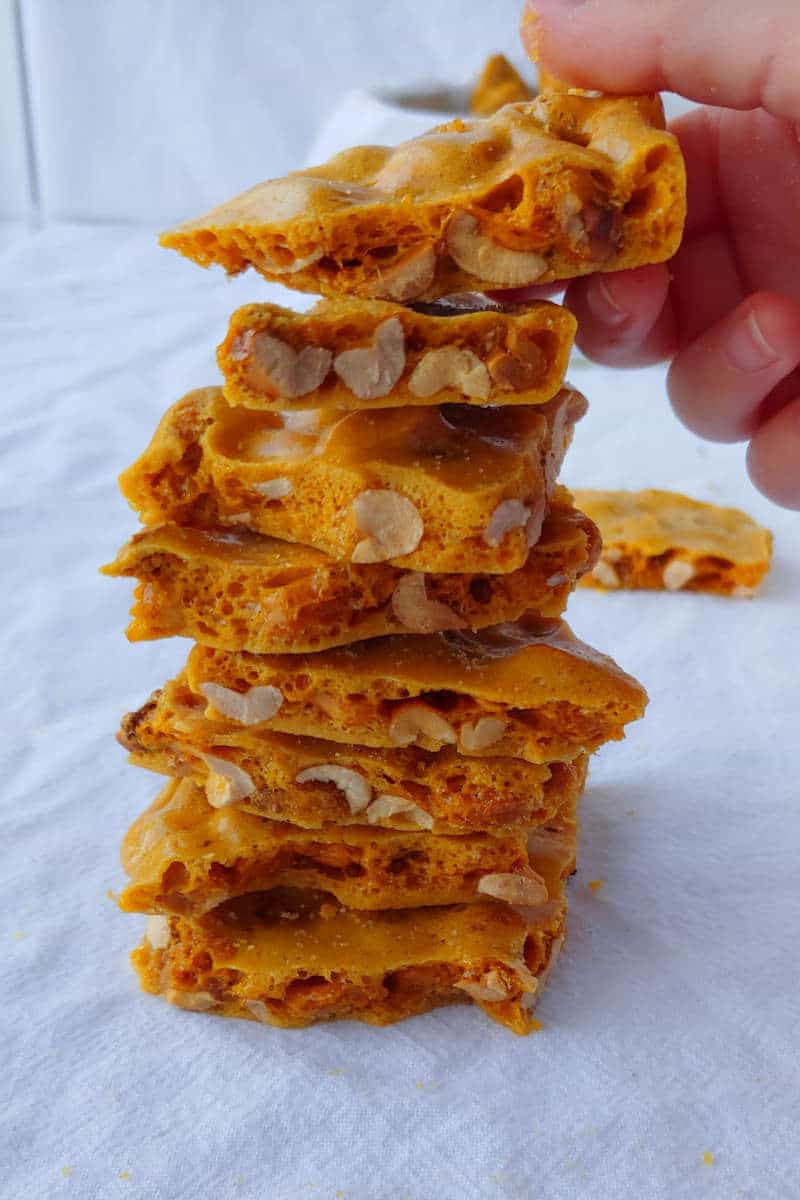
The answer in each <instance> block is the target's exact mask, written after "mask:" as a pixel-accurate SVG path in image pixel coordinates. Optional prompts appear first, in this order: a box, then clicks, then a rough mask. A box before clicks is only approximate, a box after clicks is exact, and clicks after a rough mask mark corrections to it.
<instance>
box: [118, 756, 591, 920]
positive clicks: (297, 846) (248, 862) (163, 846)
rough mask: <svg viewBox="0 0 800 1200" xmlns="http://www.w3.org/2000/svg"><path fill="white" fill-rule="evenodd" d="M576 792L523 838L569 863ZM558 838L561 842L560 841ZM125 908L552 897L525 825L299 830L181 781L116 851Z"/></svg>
mask: <svg viewBox="0 0 800 1200" xmlns="http://www.w3.org/2000/svg"><path fill="white" fill-rule="evenodd" d="M575 808H576V797H575V796H570V797H569V798H568V800H567V801H566V802H565V805H564V808H563V809H562V810H559V812H558V813H556V814H555V815H554V816H553V817H552V818H551V819H550V820H549V821H548V824H547V827H546V828H541V829H539V830H537V831H536V836H535V837H534V838H532V839H531V842H532V846H533V847H534V850H536V849H537V848H538V851H539V852H538V859H539V861H540V863H541V861H542V858H543V855H542V847H544V846H547V847H549V848H550V849H551V850H552V853H553V856H554V857H555V856H559V855H560V857H561V859H562V861H561V862H560V864H559V866H560V869H559V871H558V883H559V884H560V878H561V874H562V872H564V873H566V872H567V871H569V870H572V869H574V857H573V855H572V854H571V850H572V848H573V846H574V839H575ZM565 843H566V844H565ZM122 860H123V865H124V867H125V870H126V871H127V873H128V875H129V876H130V883H129V884H128V886H127V887H126V888H125V890H124V891H123V893H122V895H121V896H120V906H121V908H123V909H124V910H125V911H126V912H145V913H176V914H178V915H179V916H185V917H198V916H202V915H203V914H204V913H206V912H209V911H210V910H211V909H212V908H216V907H217V905H219V904H223V903H226V902H227V901H229V900H233V899H235V898H236V897H238V896H243V895H246V894H247V893H248V892H263V891H269V890H270V889H272V888H276V887H293V888H295V887H297V888H313V889H314V890H319V891H325V892H329V893H330V894H331V896H334V897H335V898H336V899H337V900H338V901H339V902H340V903H342V904H346V905H348V907H350V908H358V909H367V910H369V909H381V908H417V907H421V906H427V905H434V904H436V905H438V904H462V903H469V902H471V901H475V900H481V899H483V898H485V897H486V896H492V897H493V898H495V899H498V900H505V901H506V902H507V903H508V902H513V903H514V904H525V905H530V906H534V905H537V904H543V903H545V902H546V901H547V900H548V899H549V895H548V886H547V880H546V879H545V877H544V876H543V875H542V874H541V873H540V872H539V870H538V869H536V868H535V867H534V866H533V864H532V862H531V852H530V850H529V848H528V831H527V830H518V831H516V832H514V833H508V834H505V835H500V836H493V835H491V834H488V833H483V834H479V833H476V834H464V835H462V836H460V837H437V836H435V835H433V834H431V833H429V832H427V831H426V830H424V829H408V830H399V829H394V830H393V829H382V828H380V827H379V826H376V825H368V824H367V823H366V821H365V823H364V824H363V825H347V826H340V825H328V826H326V827H325V828H324V829H302V828H301V827H299V826H297V825H289V824H286V823H285V822H279V821H270V820H268V819H266V818H264V817H258V816H255V815H253V814H252V813H248V812H245V811H244V810H242V809H236V808H227V809H219V808H213V807H212V806H211V805H210V804H209V803H208V801H207V800H206V796H205V793H204V792H203V791H202V790H201V789H200V788H198V787H197V786H196V784H194V783H192V782H191V781H190V780H186V779H184V780H181V781H179V782H175V781H173V782H171V783H169V784H168V785H167V787H166V788H164V790H163V792H162V793H161V794H160V795H159V796H158V797H157V799H156V800H155V801H154V803H153V804H151V806H150V807H149V808H148V809H147V811H146V812H144V813H142V815H141V816H140V817H139V818H138V819H137V820H136V821H135V822H134V824H133V825H132V826H131V828H130V830H129V831H128V834H127V835H126V837H125V840H124V842H123V846H122Z"/></svg>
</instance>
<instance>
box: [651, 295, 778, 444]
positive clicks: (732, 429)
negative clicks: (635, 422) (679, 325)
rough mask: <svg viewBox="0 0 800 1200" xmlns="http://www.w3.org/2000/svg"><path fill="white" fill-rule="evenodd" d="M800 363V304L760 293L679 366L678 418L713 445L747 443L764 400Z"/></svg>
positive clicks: (674, 373)
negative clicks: (718, 443)
mask: <svg viewBox="0 0 800 1200" xmlns="http://www.w3.org/2000/svg"><path fill="white" fill-rule="evenodd" d="M798 363H800V304H798V303H797V302H796V301H794V300H790V299H789V298H788V297H787V296H780V295H776V294H773V293H770V292H756V293H754V294H753V295H751V296H748V297H747V299H746V300H743V301H742V302H741V303H740V304H738V305H737V306H736V308H734V309H733V311H732V312H730V313H728V314H727V316H725V317H724V318H723V319H722V320H721V321H718V322H717V323H716V324H714V325H712V326H710V327H709V328H708V329H707V330H706V331H705V332H704V333H702V334H701V335H700V336H699V337H698V338H695V340H694V341H693V342H690V343H689V345H688V346H686V347H685V348H684V349H683V350H681V352H680V353H679V354H678V355H677V357H676V358H675V359H674V360H673V362H672V365H671V367H670V370H669V374H668V376H667V390H668V392H669V397H670V401H671V403H672V407H673V409H674V410H675V413H676V415H677V416H678V417H679V418H680V420H681V421H683V423H684V425H686V426H687V427H688V428H689V429H691V430H692V432H693V433H696V434H699V436H700V437H704V438H707V439H708V440H710V441H713V442H740V441H745V440H747V439H748V438H749V437H750V436H751V435H752V434H753V431H754V429H755V428H756V426H757V425H758V423H759V414H760V412H761V407H762V405H763V403H764V400H765V398H766V397H767V396H769V395H770V393H771V392H772V391H773V389H774V388H775V387H777V386H778V385H779V384H780V382H781V380H782V379H784V377H785V376H786V375H788V374H789V373H790V372H791V371H793V370H794V369H795V367H797V365H798Z"/></svg>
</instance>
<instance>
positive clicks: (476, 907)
mask: <svg viewBox="0 0 800 1200" xmlns="http://www.w3.org/2000/svg"><path fill="white" fill-rule="evenodd" d="M573 853H574V844H573V847H572V849H571V852H570V853H569V854H567V855H565V856H564V858H563V859H561V860H559V858H553V857H551V856H550V855H542V856H541V857H539V855H538V853H534V854H532V856H531V862H532V863H533V864H535V868H536V869H538V870H539V872H540V873H541V874H543V875H546V877H547V876H549V880H550V883H549V887H548V891H549V892H550V894H551V896H552V897H553V898H552V899H549V900H547V901H546V902H545V903H543V904H539V905H537V906H535V907H518V908H515V907H512V906H511V905H510V904H502V903H497V902H496V901H493V900H485V901H477V902H475V903H472V904H457V905H446V906H443V907H430V908H428V907H426V908H416V909H409V908H403V909H385V910H382V911H377V912H364V911H358V910H357V909H352V908H344V907H343V906H341V905H340V904H339V903H338V902H336V901H334V900H332V899H331V896H330V895H329V894H328V893H326V892H313V891H297V890H294V889H275V890H273V891H269V892H254V893H251V894H249V895H247V896H243V897H240V898H239V899H236V900H232V901H230V902H228V903H227V904H224V905H222V906H220V907H219V908H217V909H214V910H213V911H212V912H210V913H208V914H207V915H206V916H204V917H201V918H199V919H197V920H192V921H187V920H186V919H185V918H183V917H178V916H170V917H167V916H163V915H159V916H152V917H150V918H148V922H147V932H146V935H145V939H144V941H143V942H142V944H141V945H140V946H139V947H138V949H136V950H135V951H134V952H133V955H132V962H133V965H134V968H135V969H136V971H137V973H138V975H139V979H140V982H141V985H142V988H143V989H144V990H145V991H147V992H151V993H153V994H155V995H162V996H163V997H164V998H165V999H166V1000H168V1001H169V1002H170V1003H172V1004H175V1005H177V1006H178V1007H179V1008H185V1009H189V1010H190V1011H192V1012H208V1013H215V1014H218V1015H220V1016H228V1017H245V1018H247V1019H248V1020H251V1021H261V1022H263V1023H264V1024H267V1025H280V1026H284V1027H290V1028H299V1027H302V1026H305V1025H310V1024H312V1023H313V1022H314V1021H331V1020H334V1019H337V1018H338V1019H347V1018H349V1019H351V1020H358V1021H366V1022H368V1023H369V1024H372V1025H389V1024H391V1023H392V1022H394V1021H399V1020H401V1019H402V1018H404V1017H410V1016H414V1015H416V1014H418V1013H422V1012H427V1011H428V1010H429V1009H431V1008H436V1007H438V1006H440V1005H443V1004H455V1003H466V1002H469V1001H472V1002H474V1003H475V1004H477V1005H478V1006H479V1007H480V1008H482V1009H483V1010H484V1012H485V1013H486V1014H487V1015H488V1016H490V1017H492V1018H493V1019H494V1020H496V1021H498V1022H499V1023H500V1024H501V1025H506V1026H508V1028H510V1029H512V1030H513V1031H514V1032H515V1033H519V1034H524V1033H529V1032H530V1031H531V1030H533V1029H536V1028H537V1027H538V1026H537V1024H536V1022H535V1021H534V1019H533V1015H532V1009H533V1008H534V1006H535V1003H536V1000H537V998H538V994H539V992H540V991H541V988H542V986H543V984H544V982H545V979H546V977H547V974H548V972H549V970H550V968H551V967H552V966H553V964H554V963H555V960H556V958H557V956H558V953H559V951H560V949H561V946H562V943H563V940H564V921H565V915H566V907H567V904H566V895H565V886H564V883H565V881H564V879H563V878H562V877H561V876H560V874H559V870H560V869H561V870H565V874H566V873H568V868H567V869H565V864H566V863H568V862H569V861H570V859H571V857H572V854H573Z"/></svg>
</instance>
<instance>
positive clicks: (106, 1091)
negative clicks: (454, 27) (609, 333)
mask: <svg viewBox="0 0 800 1200" xmlns="http://www.w3.org/2000/svg"><path fill="white" fill-rule="evenodd" d="M356 107H357V106H356ZM381 119H383V118H381ZM350 122H351V118H348V127H350ZM351 132H352V129H351ZM363 132H364V129H363V128H361V127H359V128H358V130H357V133H358V134H359V135H361V134H363ZM340 134H341V126H340V125H337V122H336V121H334V122H333V125H332V127H329V129H328V130H327V131H326V132H325V133H324V135H323V136H321V138H320V141H319V143H318V146H317V149H319V147H320V145H322V143H324V142H325V140H326V139H327V141H328V142H329V143H330V142H335V141H336V139H337V137H338V136H339V135H340ZM0 244H2V243H0ZM280 296H283V299H284V302H286V303H289V304H293V305H295V306H298V302H302V300H303V299H305V300H306V302H310V299H309V298H301V297H298V296H290V295H289V294H288V293H284V292H282V291H281V289H279V288H277V287H272V286H268V285H266V284H265V283H264V282H263V281H261V280H260V279H258V278H257V277H256V276H254V275H252V274H249V275H245V276H243V277H240V278H238V279H237V280H234V281H231V282H228V281H225V280H224V278H223V277H222V276H221V275H220V274H219V273H218V272H210V273H208V274H205V275H204V274H202V273H201V272H200V271H199V270H198V269H197V268H195V267H193V266H191V265H190V264H188V263H186V262H185V261H183V260H180V259H179V258H178V257H177V256H175V255H171V254H167V253H164V252H161V251H159V250H158V249H157V247H156V245H155V241H154V238H153V236H152V234H151V233H150V232H149V231H147V232H142V231H140V230H135V229H128V228H125V227H122V226H117V227H108V226H106V227H100V226H98V227H91V226H72V227H70V226H54V227H51V228H49V229H45V230H44V231H42V232H40V233H38V234H35V235H28V236H22V237H17V238H16V239H13V240H10V241H8V242H7V243H6V244H5V247H4V249H3V250H2V252H1V253H0V321H2V343H3V357H2V370H3V372H4V376H5V378H4V386H3V391H2V397H3V399H2V404H3V423H2V432H1V434H0V454H1V455H2V457H1V458H0V464H1V466H2V470H0V539H1V541H0V549H1V550H2V558H0V561H1V562H2V564H3V583H4V586H3V588H2V591H1V592H0V605H1V606H2V620H1V621H0V661H2V664H3V679H4V687H3V690H2V705H3V725H2V728H3V730H4V732H5V736H4V738H3V740H2V744H0V780H1V781H2V808H1V809H0V821H1V822H2V827H1V828H2V844H3V847H4V870H3V871H2V874H1V875H0V911H1V912H2V924H1V925H0V928H2V937H3V952H4V962H3V966H4V968H5V969H4V976H5V980H6V984H5V989H4V1003H3V1005H2V1007H0V1027H1V1028H2V1045H3V1047H4V1051H5V1053H4V1060H5V1064H4V1070H3V1071H2V1075H1V1076H0V1112H2V1114H3V1121H2V1132H0V1138H2V1144H0V1162H1V1163H2V1170H0V1196H2V1197H3V1200H6V1198H7V1200H18V1198H20V1197H22V1196H27V1197H32V1198H33V1200H40V1198H42V1200H44V1198H46V1200H51V1198H52V1197H60V1196H62V1195H63V1196H65V1197H68V1196H75V1197H80V1198H81V1200H95V1198H97V1200H107V1198H108V1197H116V1196H130V1197H132V1198H133V1197H142V1198H146V1200H197V1198H198V1197H199V1198H201V1200H205V1198H206V1197H213V1198H214V1200H299V1198H300V1197H305V1196H308V1197H311V1198H315V1200H336V1198H340V1200H403V1198H404V1197H409V1198H411V1200H432V1198H434V1197H435V1198H436V1200H500V1198H503V1200H533V1198H535V1197H541V1198H544V1200H573V1198H575V1197H587V1198H591V1200H599V1198H602V1200H622V1198H623V1197H624V1198H628V1197H636V1198H637V1200H639V1198H640V1197H641V1198H642V1200H682V1198H684V1197H685V1198H687V1200H689V1198H691V1200H695V1198H696V1197H704V1198H705V1197H708V1198H714V1200H716V1198H720V1200H723V1198H724V1200H729V1198H731V1197H738V1196H742V1197H746V1198H748V1200H762V1198H763V1200H776V1198H783V1197H786V1198H787V1200H788V1198H790V1197H791V1198H793V1200H794V1198H796V1196H797V1176H798V1165H800V1154H799V1153H798V1144H797V1118H798V1107H797V1105H798V1065H797V1053H796V1049H797V1041H796V1039H797V1028H798V1020H799V1019H800V1006H799V1005H798V996H797V949H796V946H797V938H796V927H797V924H798V918H799V917H800V903H799V902H798V888H797V883H796V880H797V863H798V854H799V852H800V817H798V811H797V787H796V782H795V762H796V750H797V743H798V736H797V727H798V703H797V688H796V679H797V664H798V656H797V611H798V608H797V596H798V589H799V588H800V567H799V566H798V564H799V563H800V520H799V519H798V516H797V515H794V514H790V513H787V512H784V511H781V510H777V509H773V508H771V507H770V506H769V505H768V504H767V502H766V501H764V500H763V499H761V498H760V497H759V496H757V495H756V494H755V492H754V491H753V490H752V488H751V487H750V486H749V484H748V483H747V481H746V477H745V473H744V467H743V454H742V451H741V448H740V447H733V448H731V447H719V446H711V445H707V444H704V443H701V442H699V441H697V440H696V439H695V438H693V437H692V436H691V435H690V434H689V433H687V432H686V431H685V430H683V429H682V428H681V427H680V426H679V425H678V424H677V422H676V421H675V420H674V418H673V417H672V415H671V413H670V411H669V407H668V404H667V401H666V397H665V391H664V383H663V372H662V371H661V370H659V369H651V370H647V371H639V372H628V373H612V372H609V371H606V370H603V369H600V368H598V367H592V366H589V365H588V364H586V363H584V362H582V361H580V360H577V361H576V363H575V367H574V370H573V372H572V378H573V381H574V382H575V383H576V385H577V386H579V387H581V388H582V389H584V390H585V391H586V392H587V393H588V395H589V397H590V400H591V402H592V406H591V410H590V413H589V415H588V416H587V418H586V419H585V420H584V421H583V423H582V424H581V426H580V427H579V429H578V432H577V435H576V438H575V444H574V446H573V449H572V451H571V452H570V454H569V455H568V458H567V464H566V469H565V472H564V478H565V480H566V481H567V482H568V483H574V484H578V483H582V484H585V485H589V486H592V485H594V486H621V487H641V486H647V485H653V486H663V487H674V488H678V489H681V490H685V491H687V492H689V493H690V494H693V495H696V496H698V497H701V498H706V499H710V500H714V501H717V502H720V503H734V504H740V505H741V506H743V507H745V508H747V509H748V510H749V511H750V512H751V513H752V514H753V515H754V516H756V517H757V518H758V519H760V520H762V521H764V522H765V523H767V524H769V525H770V526H771V527H772V528H773V529H774V530H775V531H776V561H775V566H774V569H773V572H772V574H771V576H770V577H769V580H768V582H767V585H766V587H765V590H764V592H763V595H762V596H761V597H759V598H758V599H756V600H753V601H750V602H745V601H738V602H737V601H732V600H727V601H726V600H721V599H714V598H708V597H702V596H692V595H666V594H665V595H660V594H659V595H645V594H617V595H611V596H602V595H598V594H596V593H592V592H580V593H579V594H578V595H576V596H575V597H574V599H573V601H572V603H571V605H570V611H569V617H570V620H571V622H572V624H573V626H574V627H575V629H576V630H577V632H578V633H579V634H580V635H581V636H583V637H584V638H586V639H587V640H589V641H592V642H593V643H594V644H596V645H598V646H599V647H600V648H602V649H604V650H606V651H608V652H610V653H612V654H613V655H614V656H615V657H616V658H617V659H618V660H619V661H620V663H621V664H622V665H623V666H625V667H626V668H627V669H628V670H630V671H632V672H633V673H635V674H636V675H637V676H639V677H640V678H641V679H642V680H643V681H644V682H645V683H646V685H647V686H648V688H649V691H650V695H651V705H650V708H649V711H648V714H647V717H646V719H645V720H644V721H643V722H641V723H639V724H638V725H636V726H634V727H633V728H632V729H631V731H630V733H629V736H628V738H627V740H626V741H625V742H624V743H622V744H619V745H612V746H609V747H606V748H605V749H604V750H603V751H602V752H601V753H600V754H598V755H597V756H596V758H595V760H594V765H593V769H592V774H591V782H590V786H589V789H588V792H587V795H586V799H585V803H584V808H583V831H582V840H581V847H580V858H579V870H578V874H577V876H576V877H575V878H574V879H573V880H572V883H571V901H572V907H571V918H570V937H569V941H568V944H567V947H566V949H565V951H564V954H563V955H562V959H561V961H560V963H559V966H558V968H557V970H556V971H555V972H554V974H553V977H552V980H551V982H550V984H549V986H548V988H547V991H546V992H545V995H544V998H543V1000H542V1003H541V1005H540V1008H539V1014H538V1015H539V1016H540V1018H541V1020H542V1021H543V1023H544V1029H543V1031H542V1032H541V1033H538V1034H536V1035H534V1036H531V1037H530V1038H528V1039H524V1040H521V1039H517V1038H515V1037H514V1036H513V1035H512V1034H510V1033H509V1032H508V1031H506V1030H504V1029H502V1028H500V1027H498V1026H495V1025H494V1024H492V1023H491V1022H489V1021H488V1020H487V1019H486V1018H485V1017H484V1016H483V1015H482V1014H480V1013H479V1012H478V1011H477V1010H470V1009H461V1008H458V1009H453V1010H443V1011H440V1012H436V1013H433V1014H430V1015H428V1016H425V1017H421V1018H418V1019H415V1020H413V1021H409V1022H405V1023H403V1024H400V1025H397V1026H395V1027H393V1028H390V1029H387V1030H383V1031H380V1030H375V1029H372V1028H370V1027H368V1026H361V1025H357V1024H350V1023H347V1024H334V1025H330V1026H322V1027H319V1028H314V1029H310V1030H307V1031H305V1032H296V1031H280V1030H270V1029H267V1028H264V1027H262V1026H259V1025H255V1024H248V1023H245V1022H235V1021H227V1022H226V1021H221V1020H219V1019H213V1018H208V1017H205V1016H203V1015H199V1014H198V1015H195V1014H188V1013H184V1012H180V1011H178V1010H175V1009H172V1008H170V1007H169V1006H167V1005H166V1004H164V1003H162V1002H160V1001H158V1000H155V999H153V998H151V997H147V996H144V995H141V994H140V993H139V991H138V989H137V985H136V982H135V979H134V977H133V976H132V974H131V972H130V970H129V968H128V966H127V964H126V953H127V951H128V950H129V949H130V948H131V947H132V946H133V944H134V943H135V942H136V941H137V940H138V937H139V935H140V931H141V926H142V921H141V920H139V919H137V918H135V917H129V916H123V915H122V914H121V913H119V912H118V911H117V910H116V909H115V907H114V905H113V903H112V902H111V901H110V900H109V898H108V897H107V890H108V889H118V888H119V887H120V885H121V883H122V873H121V869H120V867H119V866H118V862H117V846H118V843H119V841H120V839H121V837H122V835H123V833H124V831H125V829H126V828H127V826H128V824H129V823H130V821H131V820H132V819H133V817H134V816H135V815H136V814H137V813H138V812H139V811H140V810H141V809H142V808H143V807H144V806H145V804H146V803H148V802H149V800H150V799H151V798H152V797H153V796H154V794H155V793H156V791H157V789H158V787H159V786H160V781H159V780H158V779H156V778H151V777H150V776H148V775H147V774H146V773H145V772H142V771H136V770H134V769H133V768H131V767H128V766H127V765H126V763H125V757H124V754H123V752H122V751H121V750H120V748H119V747H118V746H116V745H115V743H114V740H113V733H114V731H115V729H116V726H117V722H118V719H119V717H120V715H121V714H122V713H123V712H124V711H125V710H126V709H127V708H130V707H132V706H134V705H136V704H137V703H139V702H141V700H142V699H143V698H144V697H145V696H146V695H147V694H148V693H149V692H150V691H151V690H152V689H153V688H154V687H156V686H158V685H159V684H160V683H161V682H163V680H164V679H165V678H166V677H167V676H168V675H169V674H170V673H172V672H173V671H174V670H176V669H177V668H178V666H179V664H180V663H181V660H182V657H183V656H184V654H185V651H186V649H187V646H186V644H185V643H182V642H177V641H172V642H164V643H152V644H140V645H137V646H130V645H128V644H127V643H126V641H125V638H124V636H123V629H124V626H125V624H126V613H127V609H128V606H129V602H130V591H131V588H130V586H129V584H127V583H126V582H115V581H111V580H105V579H102V578H100V577H98V575H97V573H96V568H97V566H98V565H99V564H100V563H102V562H104V561H107V560H108V559H110V558H111V557H112V556H113V554H114V552H115V550H116V548H117V546H118V545H119V544H120V543H121V542H122V541H123V540H124V539H125V538H126V536H128V534H129V533H130V532H132V530H133V528H134V519H133V515H132V514H131V513H130V511H129V510H128V509H127V508H126V506H125V504H124V502H123V501H122V500H121V498H120V497H119V495H118V494H117V492H116V490H115V483H114V479H115V476H116V474H117V473H118V471H119V470H120V469H121V468H122V467H124V466H125V465H127V463H128V462H129V461H130V460H131V459H132V458H133V457H134V456H135V455H136V454H137V453H138V452H139V450H140V449H141V448H143V446H144V445H145V443H146V441H147V440H148V438H149V437H150V435H151V433H152V430H153V428H154V426H155V423H156V421H157V419H158V417H159V416H160V415H161V413H162V412H163V410H164V408H165V407H166V406H167V405H168V404H169V403H171V402H172V401H173V400H174V399H176V398H177V397H178V396H179V395H181V394H182V393H183V392H184V391H186V390H188V389H189V388H191V387H195V386H198V385H202V384H205V383H207V382H209V381H213V380H215V379H216V378H217V371H216V367H215V364H214V347H215V345H216V343H217V342H218V341H219V340H220V338H221V336H222V334H223V332H224V329H225V326H226V318H227V315H228V314H229V313H230V311H231V310H232V309H233V308H234V307H235V306H236V305H238V304H240V303H243V302H246V301H251V300H256V299H263V298H273V299H275V298H278V297H280ZM595 879H602V880H603V881H604V884H605V886H604V887H603V889H602V890H600V891H592V890H590V889H589V888H588V886H587V884H588V882H589V881H591V880H595ZM706 1151H709V1152H711V1154H713V1156H714V1161H713V1164H711V1165H707V1164H706V1163H704V1161H703V1155H704V1153H705V1152H706Z"/></svg>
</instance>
